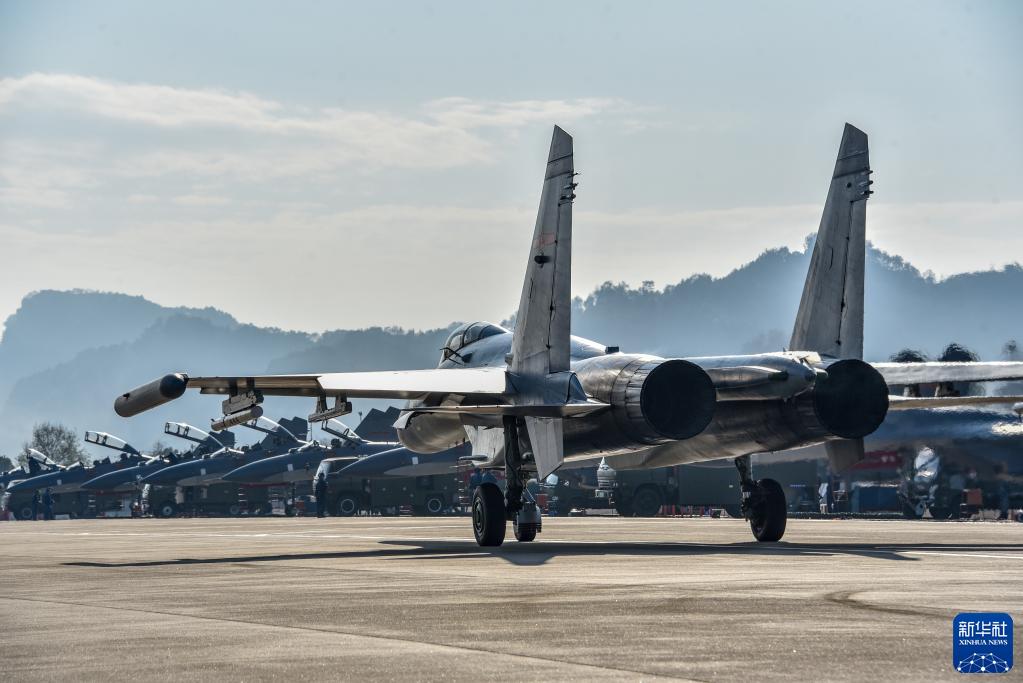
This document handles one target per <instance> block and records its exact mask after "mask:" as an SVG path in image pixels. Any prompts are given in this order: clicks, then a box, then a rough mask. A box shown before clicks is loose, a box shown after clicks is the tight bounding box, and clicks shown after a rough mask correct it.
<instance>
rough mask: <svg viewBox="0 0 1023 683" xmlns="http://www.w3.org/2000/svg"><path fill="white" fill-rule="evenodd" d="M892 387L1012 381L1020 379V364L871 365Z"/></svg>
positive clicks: (935, 362) (1021, 365)
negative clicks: (939, 383)
mask: <svg viewBox="0 0 1023 683" xmlns="http://www.w3.org/2000/svg"><path fill="white" fill-rule="evenodd" d="M871 365H873V366H874V368H875V369H877V371H878V372H880V373H881V376H882V377H884V381H885V382H887V383H888V384H889V385H892V384H899V385H901V384H934V383H937V382H1012V381H1016V380H1023V361H985V362H965V363H952V362H938V361H934V362H925V363H871Z"/></svg>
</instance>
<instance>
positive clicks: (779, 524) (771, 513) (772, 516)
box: [749, 479, 789, 543]
mask: <svg viewBox="0 0 1023 683" xmlns="http://www.w3.org/2000/svg"><path fill="white" fill-rule="evenodd" d="M757 488H758V489H760V492H759V493H760V496H759V498H760V501H759V503H758V504H756V505H754V509H752V510H750V519H749V526H750V529H751V530H752V531H753V536H754V538H756V539H757V540H758V541H760V542H761V543H773V542H774V541H780V540H781V537H782V536H784V535H785V523H786V521H788V516H789V511H788V507H787V506H786V504H785V490H784V489H783V488H782V487H781V484H779V483H778V482H776V481H775V480H774V479H760V480H758V481H757Z"/></svg>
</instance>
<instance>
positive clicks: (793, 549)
mask: <svg viewBox="0 0 1023 683" xmlns="http://www.w3.org/2000/svg"><path fill="white" fill-rule="evenodd" d="M380 545H381V546H385V547H382V548H379V549H372V550H353V551H343V550H342V551H326V552H315V553H292V554H283V553H282V554H273V555H245V556H235V557H207V558H179V559H168V560H148V561H139V562H85V561H80V562H65V563H64V565H65V566H71V567H100V568H120V567H166V566H182V565H193V564H194V565H204V564H212V565H218V564H239V563H249V562H288V561H296V560H346V559H364V558H380V559H397V560H402V559H406V560H413V559H414V560H424V559H426V560H450V559H460V558H461V559H473V558H477V559H478V558H485V557H498V558H501V559H503V560H505V561H507V562H509V563H511V564H514V565H521V566H530V565H542V564H545V563H547V562H548V561H549V560H551V559H552V558H555V557H588V556H602V555H624V556H629V555H633V556H653V555H669V556H670V555H677V556H699V555H736V556H742V555H746V556H750V555H753V556H758V557H763V556H772V555H774V556H796V557H828V556H833V555H857V556H862V557H873V558H879V559H884V560H900V561H909V562H916V561H919V560H920V558H919V557H912V556H911V555H910V554H916V553H922V554H926V553H954V554H956V555H960V554H961V555H966V556H968V555H970V554H973V553H976V554H978V555H984V554H986V553H991V552H1006V551H1008V552H1014V551H1015V552H1020V557H1021V558H1023V552H1021V551H1023V545H1019V544H997V545H993V544H985V545H951V544H950V545H944V544H927V543H902V544H900V543H850V544H835V543H776V544H771V545H764V544H760V543H754V542H750V543H735V544H726V545H709V544H706V545H705V544H696V543H691V544H690V543H642V542H635V543H622V542H608V543H578V542H572V541H556V542H545V543H544V542H541V543H531V544H528V545H527V544H509V545H506V546H503V547H500V548H481V547H479V546H477V545H476V543H475V542H473V541H468V540H467V541H464V542H461V541H448V540H444V541H426V540H415V541H401V540H394V541H381V542H380Z"/></svg>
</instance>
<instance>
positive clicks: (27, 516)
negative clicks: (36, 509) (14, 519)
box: [18, 505, 32, 522]
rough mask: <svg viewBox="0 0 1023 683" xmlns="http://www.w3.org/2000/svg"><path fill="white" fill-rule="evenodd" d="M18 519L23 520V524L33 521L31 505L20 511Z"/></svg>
mask: <svg viewBox="0 0 1023 683" xmlns="http://www.w3.org/2000/svg"><path fill="white" fill-rule="evenodd" d="M18 519H20V520H22V521H23V522H27V521H29V520H31V519H32V507H31V506H30V505H26V506H24V507H23V508H21V509H20V510H18Z"/></svg>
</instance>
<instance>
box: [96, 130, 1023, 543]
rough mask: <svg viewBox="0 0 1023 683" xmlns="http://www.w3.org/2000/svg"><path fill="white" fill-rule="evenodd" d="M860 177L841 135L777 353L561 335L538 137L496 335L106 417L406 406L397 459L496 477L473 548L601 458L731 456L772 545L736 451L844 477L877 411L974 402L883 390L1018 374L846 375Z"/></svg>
mask: <svg viewBox="0 0 1023 683" xmlns="http://www.w3.org/2000/svg"><path fill="white" fill-rule="evenodd" d="M870 173H871V170H870V167H869V163H868V150H867V136H866V134H864V133H863V132H862V131H860V130H858V129H856V128H854V127H853V126H851V125H846V127H845V131H844V133H843V135H842V142H841V145H840V148H839V153H838V159H837V161H836V163H835V169H834V173H833V175H832V177H831V181H830V187H829V191H828V196H827V200H826V202H825V205H824V212H823V216H822V219H821V225H820V229H819V232H818V236H817V241H816V244H815V246H814V250H813V254H812V257H811V264H810V270H809V273H808V276H807V280H806V284H805V287H804V290H803V295H802V299H801V302H800V306H799V310H798V314H797V317H796V323H795V328H794V331H793V334H792V340H791V344H790V349H791V350H789V351H785V352H779V353H766V354H759V355H748V356H722V357H709V358H690V359H684V358H670V359H666V358H658V357H654V356H649V355H638V354H624V353H620V352H619V350H618V349H617V348H616V347H608V346H605V345H603V344H599V343H596V342H593V341H589V340H586V339H581V338H578V337H572V336H571V335H570V317H571V294H570V280H571V259H572V256H571V253H572V205H573V202H574V200H575V198H576V195H575V188H576V183H575V175H576V174H575V170H574V165H573V149H572V138H571V137H570V136H569V135H568V134H567V133H566V132H565V131H563V130H562V129H561V128H558V127H555V129H554V135H553V139H552V141H551V147H550V154H549V156H548V159H547V164H546V170H545V175H544V183H543V190H542V194H541V198H540V208H539V212H538V216H537V221H536V225H535V227H534V232H533V239H532V242H531V244H530V249H529V256H528V261H527V267H526V275H525V280H524V282H523V286H522V294H521V297H520V300H519V307H518V312H517V314H516V318H515V319H516V326H515V330H514V332H512V331H509V330H506V329H504V328H502V327H500V326H497V325H493V324H490V323H485V322H479V323H473V324H470V325H465V326H463V327H460V328H458V329H457V330H455V331H454V332H453V333H452V334H451V336H450V338H449V339H448V340H447V343H446V344H445V346H444V348H443V355H442V357H441V360H440V364H439V367H438V368H436V369H433V370H414V371H394V372H356V373H322V374H305V375H276V376H257V375H250V376H234V377H190V376H188V375H187V374H184V373H177V374H170V375H166V376H164V377H162V378H161V379H158V380H155V381H154V382H151V383H149V384H146V385H143V386H140V387H138V388H136V389H133V390H131V391H128V392H126V393H124V394H122V395H121V396H119V397H118V398H117V399H116V401H115V404H114V409H115V411H116V412H117V413H118V414H119V415H121V416H123V417H130V416H132V415H136V414H138V413H140V412H142V411H144V410H148V409H150V408H153V407H156V406H158V405H161V404H163V403H166V402H168V401H170V400H173V399H175V398H177V397H179V396H181V395H182V394H183V393H184V391H185V389H186V388H189V387H191V388H194V389H199V390H200V391H201V392H203V393H211V394H223V395H226V396H227V400H225V401H224V402H223V404H222V407H223V411H224V415H225V418H224V420H225V422H230V421H231V420H241V419H245V417H246V416H247V415H250V414H252V411H260V412H261V409H260V406H259V404H260V403H261V402H262V400H263V397H264V396H265V395H284V396H308V397H312V398H314V399H315V400H316V409H315V412H313V414H311V415H310V416H309V420H310V422H322V421H325V420H327V419H329V418H331V417H338V416H340V415H344V414H346V413H348V412H350V411H351V409H352V408H351V403H350V402H349V399H351V398H391V399H394V398H401V399H407V400H408V403H407V404H406V406H405V409H404V410H403V412H402V414H401V417H400V418H399V420H398V422H397V423H396V424H395V426H396V428H397V429H398V434H399V438H400V439H401V441H402V443H403V444H404V445H405V446H406V447H408V448H410V449H411V450H414V451H416V452H421V453H431V452H437V451H441V450H444V449H446V448H451V447H453V446H455V445H457V444H459V443H461V442H463V441H464V440H465V438H466V436H467V435H468V437H469V440H470V441H471V442H472V450H473V454H474V458H475V459H476V464H477V466H479V467H485V468H498V467H503V468H504V470H505V473H506V481H507V488H506V494H504V495H502V492H501V490H500V488H499V487H498V486H496V485H493V484H489V483H488V484H484V485H481V486H479V487H477V489H476V492H475V494H474V497H473V531H474V534H475V536H476V540H477V542H478V543H479V544H480V545H484V546H493V545H500V544H501V543H502V542H503V541H504V537H505V531H506V522H507V520H511V521H512V523H513V527H514V531H515V537H516V538H517V539H518V540H520V541H531V540H533V539H534V538H535V536H536V534H537V532H539V531H540V530H541V519H540V513H539V510H538V508H537V506H536V503H535V501H534V500H533V499H532V497H531V496H530V494H529V492H528V491H527V489H526V487H525V483H526V482H527V480H528V479H529V478H530V477H532V476H534V474H533V473H534V472H535V474H536V476H538V477H539V478H540V479H544V478H546V477H547V476H548V475H549V474H550V473H552V472H554V471H555V470H556V469H558V468H559V467H561V466H562V464H563V463H564V462H565V461H566V459H568V460H579V459H589V458H594V457H599V456H604V457H606V458H607V462H608V464H610V465H611V466H613V467H615V468H616V469H618V468H647V467H661V466H665V465H671V464H678V463H687V462H699V461H704V460H715V459H720V458H725V457H728V458H735V463H736V466H737V469H738V470H739V477H740V482H741V491H742V508H743V513H744V514H745V516H746V517H747V518H748V520H749V522H750V526H751V529H752V531H753V534H754V536H755V537H756V538H757V539H758V540H760V541H776V540H778V539H780V538H781V536H782V534H783V533H784V531H785V522H786V505H785V494H784V492H783V490H782V488H781V486H780V485H779V484H778V483H777V482H776V481H774V480H771V479H764V480H759V481H755V480H753V479H752V477H751V476H750V468H749V456H750V454H753V453H761V452H770V451H780V450H784V449H789V448H794V447H799V446H805V445H808V444H813V443H820V442H826V448H827V449H828V453H829V457H830V458H831V459H832V461H833V462H834V463H835V464H836V466H844V465H848V464H849V463H852V462H855V461H856V460H857V459H859V458H861V457H862V455H863V452H864V451H863V442H862V439H863V437H864V436H866V435H868V434H870V433H872V432H873V431H874V430H875V429H877V427H878V426H879V425H880V424H881V423H882V422H883V420H884V418H885V415H886V414H887V412H888V410H889V409H897V408H901V407H910V406H913V407H932V406H946V405H963V404H976V403H983V402H988V401H990V399H989V398H988V397H927V398H902V397H889V392H888V385H887V383H888V382H890V383H892V384H908V383H914V382H915V383H924V382H949V381H987V380H1008V379H1018V378H1021V377H1023V363H1020V362H1015V363H1007V362H1003V363H908V364H892V363H879V364H874V365H871V364H868V363H865V362H864V361H863V360H861V356H862V351H863V279H864V263H865V255H866V246H865V240H866V237H865V224H866V222H865V221H866V202H867V199H868V198H869V196H870V195H871V194H872V191H871V189H870V186H871V184H872V181H871V180H870ZM329 397H333V399H334V404H333V406H331V407H328V405H327V400H328V398H329Z"/></svg>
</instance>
